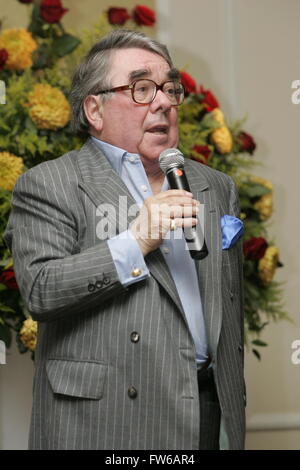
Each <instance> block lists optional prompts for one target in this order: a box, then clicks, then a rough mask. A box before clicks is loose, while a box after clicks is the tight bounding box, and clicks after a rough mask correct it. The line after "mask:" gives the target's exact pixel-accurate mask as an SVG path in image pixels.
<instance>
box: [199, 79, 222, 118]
mask: <svg viewBox="0 0 300 470" xmlns="http://www.w3.org/2000/svg"><path fill="white" fill-rule="evenodd" d="M200 93H201V95H203V99H202V100H201V103H203V104H204V106H205V108H206V110H207V112H209V113H210V111H212V110H213V109H215V108H219V107H220V105H219V103H218V101H217V99H216V98H215V96H214V95H213V94H212V92H211V91H210V90H205V89H204V88H203V86H202V85H201V86H200Z"/></svg>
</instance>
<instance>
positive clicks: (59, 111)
mask: <svg viewBox="0 0 300 470" xmlns="http://www.w3.org/2000/svg"><path fill="white" fill-rule="evenodd" d="M26 106H28V107H29V115H30V117H31V119H32V121H33V122H34V123H35V125H36V126H37V127H38V128H39V129H51V130H56V129H59V128H61V127H64V126H65V125H66V124H68V122H69V120H70V115H71V108H70V105H69V102H68V101H67V99H66V97H65V95H64V94H63V93H62V92H61V91H60V90H59V89H58V88H54V87H52V86H51V85H48V84H43V83H39V84H37V85H35V86H34V88H33V90H32V91H31V92H30V93H29V94H28V102H27V103H26Z"/></svg>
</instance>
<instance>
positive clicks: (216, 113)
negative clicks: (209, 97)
mask: <svg viewBox="0 0 300 470" xmlns="http://www.w3.org/2000/svg"><path fill="white" fill-rule="evenodd" d="M211 114H212V116H213V118H214V120H215V121H217V123H218V124H220V126H224V125H225V118H224V114H223V111H221V110H220V108H215V109H213V110H212V112H211Z"/></svg>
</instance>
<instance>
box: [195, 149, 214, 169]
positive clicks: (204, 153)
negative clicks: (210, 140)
mask: <svg viewBox="0 0 300 470" xmlns="http://www.w3.org/2000/svg"><path fill="white" fill-rule="evenodd" d="M192 150H194V151H195V152H197V153H198V154H199V158H197V157H195V156H194V155H193V156H192V160H195V161H197V162H201V163H204V164H205V165H207V164H208V160H209V159H210V157H211V154H212V151H211V149H210V148H209V147H208V145H194V147H193V148H192Z"/></svg>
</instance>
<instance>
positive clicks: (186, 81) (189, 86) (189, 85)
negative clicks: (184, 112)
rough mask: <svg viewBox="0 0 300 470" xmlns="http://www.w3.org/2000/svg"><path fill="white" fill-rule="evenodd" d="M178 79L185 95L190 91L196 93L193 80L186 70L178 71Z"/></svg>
mask: <svg viewBox="0 0 300 470" xmlns="http://www.w3.org/2000/svg"><path fill="white" fill-rule="evenodd" d="M180 80H181V83H182V85H183V86H184V89H185V94H186V96H187V95H189V94H190V93H197V85H196V82H195V80H194V79H193V78H192V77H191V76H190V75H189V74H188V73H186V72H180Z"/></svg>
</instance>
